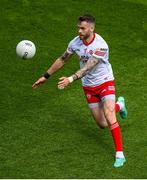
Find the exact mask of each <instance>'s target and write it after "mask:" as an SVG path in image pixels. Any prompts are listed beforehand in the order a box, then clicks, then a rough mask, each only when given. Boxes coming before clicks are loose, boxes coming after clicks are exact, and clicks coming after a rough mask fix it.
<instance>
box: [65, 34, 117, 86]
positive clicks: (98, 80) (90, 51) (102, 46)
mask: <svg viewBox="0 0 147 180" xmlns="http://www.w3.org/2000/svg"><path fill="white" fill-rule="evenodd" d="M94 36H95V38H94V40H93V41H92V42H91V44H87V45H86V44H84V43H83V41H82V40H81V39H80V37H79V36H77V37H75V38H74V39H73V40H72V41H70V43H69V45H68V48H67V52H68V53H70V54H73V53H74V52H75V53H76V54H77V55H78V56H79V58H80V68H82V67H83V66H84V65H85V64H86V63H87V61H88V59H89V58H90V57H92V56H93V57H95V58H98V59H99V61H100V62H99V63H98V64H97V65H96V66H95V67H94V68H93V69H92V70H91V71H90V72H89V73H88V74H87V75H85V76H84V77H83V78H82V85H83V86H90V87H94V86H98V85H100V84H102V83H104V82H106V81H111V80H114V76H113V71H112V67H111V64H110V63H109V59H108V58H109V48H108V45H107V43H106V42H105V40H104V39H103V38H102V37H101V36H100V35H98V34H96V33H95V34H94Z"/></svg>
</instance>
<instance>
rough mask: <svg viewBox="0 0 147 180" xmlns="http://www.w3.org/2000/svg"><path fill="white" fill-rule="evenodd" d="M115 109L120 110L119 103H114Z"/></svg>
mask: <svg viewBox="0 0 147 180" xmlns="http://www.w3.org/2000/svg"><path fill="white" fill-rule="evenodd" d="M115 111H116V113H117V112H119V111H120V105H119V104H117V103H116V104H115Z"/></svg>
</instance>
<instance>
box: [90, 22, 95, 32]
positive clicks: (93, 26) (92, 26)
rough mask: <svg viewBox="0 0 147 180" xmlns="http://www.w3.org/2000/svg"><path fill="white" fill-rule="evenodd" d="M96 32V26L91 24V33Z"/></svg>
mask: <svg viewBox="0 0 147 180" xmlns="http://www.w3.org/2000/svg"><path fill="white" fill-rule="evenodd" d="M94 30H95V25H94V24H91V26H90V31H91V32H94Z"/></svg>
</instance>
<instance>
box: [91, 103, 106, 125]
mask: <svg viewBox="0 0 147 180" xmlns="http://www.w3.org/2000/svg"><path fill="white" fill-rule="evenodd" d="M90 111H91V113H92V116H93V118H94V120H95V121H96V123H97V124H98V125H99V127H101V128H105V127H107V121H106V119H105V115H104V111H103V108H102V106H100V107H94V108H90Z"/></svg>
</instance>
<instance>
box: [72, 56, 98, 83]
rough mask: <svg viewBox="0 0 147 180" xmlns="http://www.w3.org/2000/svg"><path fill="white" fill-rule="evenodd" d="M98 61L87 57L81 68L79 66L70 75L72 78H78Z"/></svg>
mask: <svg viewBox="0 0 147 180" xmlns="http://www.w3.org/2000/svg"><path fill="white" fill-rule="evenodd" d="M98 63H99V60H98V59H97V58H94V57H92V58H91V59H89V60H88V61H87V63H86V64H85V66H84V67H83V68H81V69H80V70H78V71H77V72H75V74H73V75H72V77H73V80H76V79H80V78H82V77H83V76H85V75H86V74H87V73H88V72H89V71H90V70H91V69H92V68H93V67H94V66H95V65H97V64H98Z"/></svg>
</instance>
